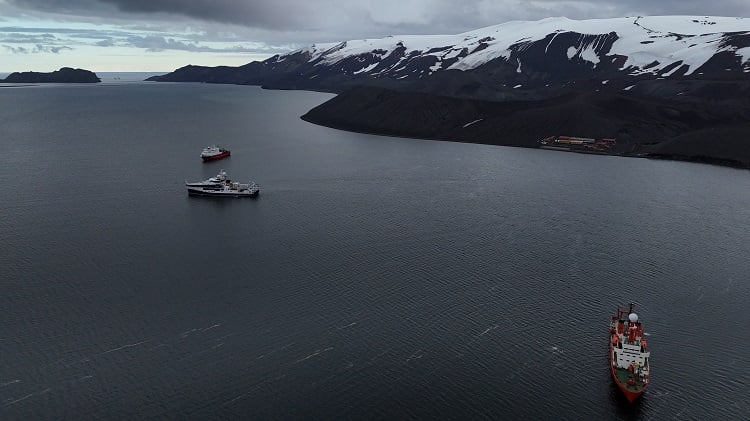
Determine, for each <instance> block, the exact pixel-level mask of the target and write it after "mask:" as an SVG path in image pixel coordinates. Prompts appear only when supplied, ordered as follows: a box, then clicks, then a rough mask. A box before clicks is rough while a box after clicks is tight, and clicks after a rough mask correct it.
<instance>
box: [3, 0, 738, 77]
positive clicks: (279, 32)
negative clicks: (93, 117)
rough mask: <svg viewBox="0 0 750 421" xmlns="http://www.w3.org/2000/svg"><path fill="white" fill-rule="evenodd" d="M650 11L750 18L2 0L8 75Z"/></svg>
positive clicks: (199, 1)
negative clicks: (529, 21) (522, 22)
mask: <svg viewBox="0 0 750 421" xmlns="http://www.w3.org/2000/svg"><path fill="white" fill-rule="evenodd" d="M646 15H652V16H659V15H695V16H737V17H750V0H713V1H706V0H576V1H568V0H562V1H558V0H533V1H520V0H0V72H5V73H9V72H16V71H19V72H20V71H37V72H49V71H53V70H57V69H59V68H61V67H73V68H82V69H87V70H91V71H94V72H165V73H166V72H170V71H172V70H175V69H177V68H179V67H182V66H185V65H188V64H193V65H202V66H239V65H243V64H247V63H249V62H251V61H256V60H264V59H266V58H268V57H271V56H273V55H275V54H283V53H287V52H291V51H293V50H296V49H298V48H302V47H305V46H308V45H311V44H314V43H324V42H339V41H346V40H352V39H366V38H382V37H386V36H389V35H411V34H458V33H462V32H466V31H470V30H474V29H478V28H482V27H485V26H490V25H496V24H499V23H504V22H508V21H513V20H539V19H543V18H547V17H552V16H565V17H567V18H570V19H596V18H614V17H625V16H646Z"/></svg>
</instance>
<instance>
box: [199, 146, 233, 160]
mask: <svg viewBox="0 0 750 421" xmlns="http://www.w3.org/2000/svg"><path fill="white" fill-rule="evenodd" d="M231 154H232V153H231V152H229V149H224V148H220V147H218V146H216V145H211V146H207V147H205V148H203V152H201V158H202V159H203V160H204V161H213V160H216V159H222V158H226V157H228V156H229V155H231Z"/></svg>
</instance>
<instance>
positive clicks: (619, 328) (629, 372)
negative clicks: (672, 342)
mask: <svg viewBox="0 0 750 421" xmlns="http://www.w3.org/2000/svg"><path fill="white" fill-rule="evenodd" d="M633 307H634V304H632V303H631V304H630V309H629V310H627V311H625V310H621V309H620V308H619V307H618V308H617V314H616V315H614V316H612V321H611V323H610V327H609V366H610V369H611V370H612V378H613V379H614V381H615V384H617V387H618V388H619V389H620V390H621V391H622V393H624V394H625V397H626V398H628V401H630V402H633V401H635V400H636V399H638V397H639V396H641V394H642V393H643V392H644V391H645V390H646V388H647V387H648V382H649V378H648V376H649V372H650V367H649V358H650V356H651V353H650V352H649V350H648V344H647V343H646V340H645V339H644V338H643V325H642V324H641V322H639V321H638V315H637V314H635V313H634V312H633Z"/></svg>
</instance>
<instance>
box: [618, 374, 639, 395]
mask: <svg viewBox="0 0 750 421" xmlns="http://www.w3.org/2000/svg"><path fill="white" fill-rule="evenodd" d="M615 375H616V376H617V382H618V383H620V385H621V386H622V387H624V388H626V389H627V390H629V391H631V392H635V393H638V392H641V391H643V384H642V383H640V382H639V381H637V380H636V383H635V384H633V385H629V384H628V378H629V377H630V372H628V370H626V369H624V368H615Z"/></svg>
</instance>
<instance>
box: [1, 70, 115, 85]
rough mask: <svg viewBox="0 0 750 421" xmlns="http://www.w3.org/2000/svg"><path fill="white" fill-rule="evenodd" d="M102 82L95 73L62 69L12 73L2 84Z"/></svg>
mask: <svg viewBox="0 0 750 421" xmlns="http://www.w3.org/2000/svg"><path fill="white" fill-rule="evenodd" d="M101 81H102V80H101V79H99V77H98V76H97V75H96V73H94V72H92V71H89V70H84V69H73V68H70V67H63V68H61V69H60V70H56V71H54V72H49V73H42V72H13V73H11V74H10V75H8V77H6V78H5V79H0V82H4V83H99V82H101Z"/></svg>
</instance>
